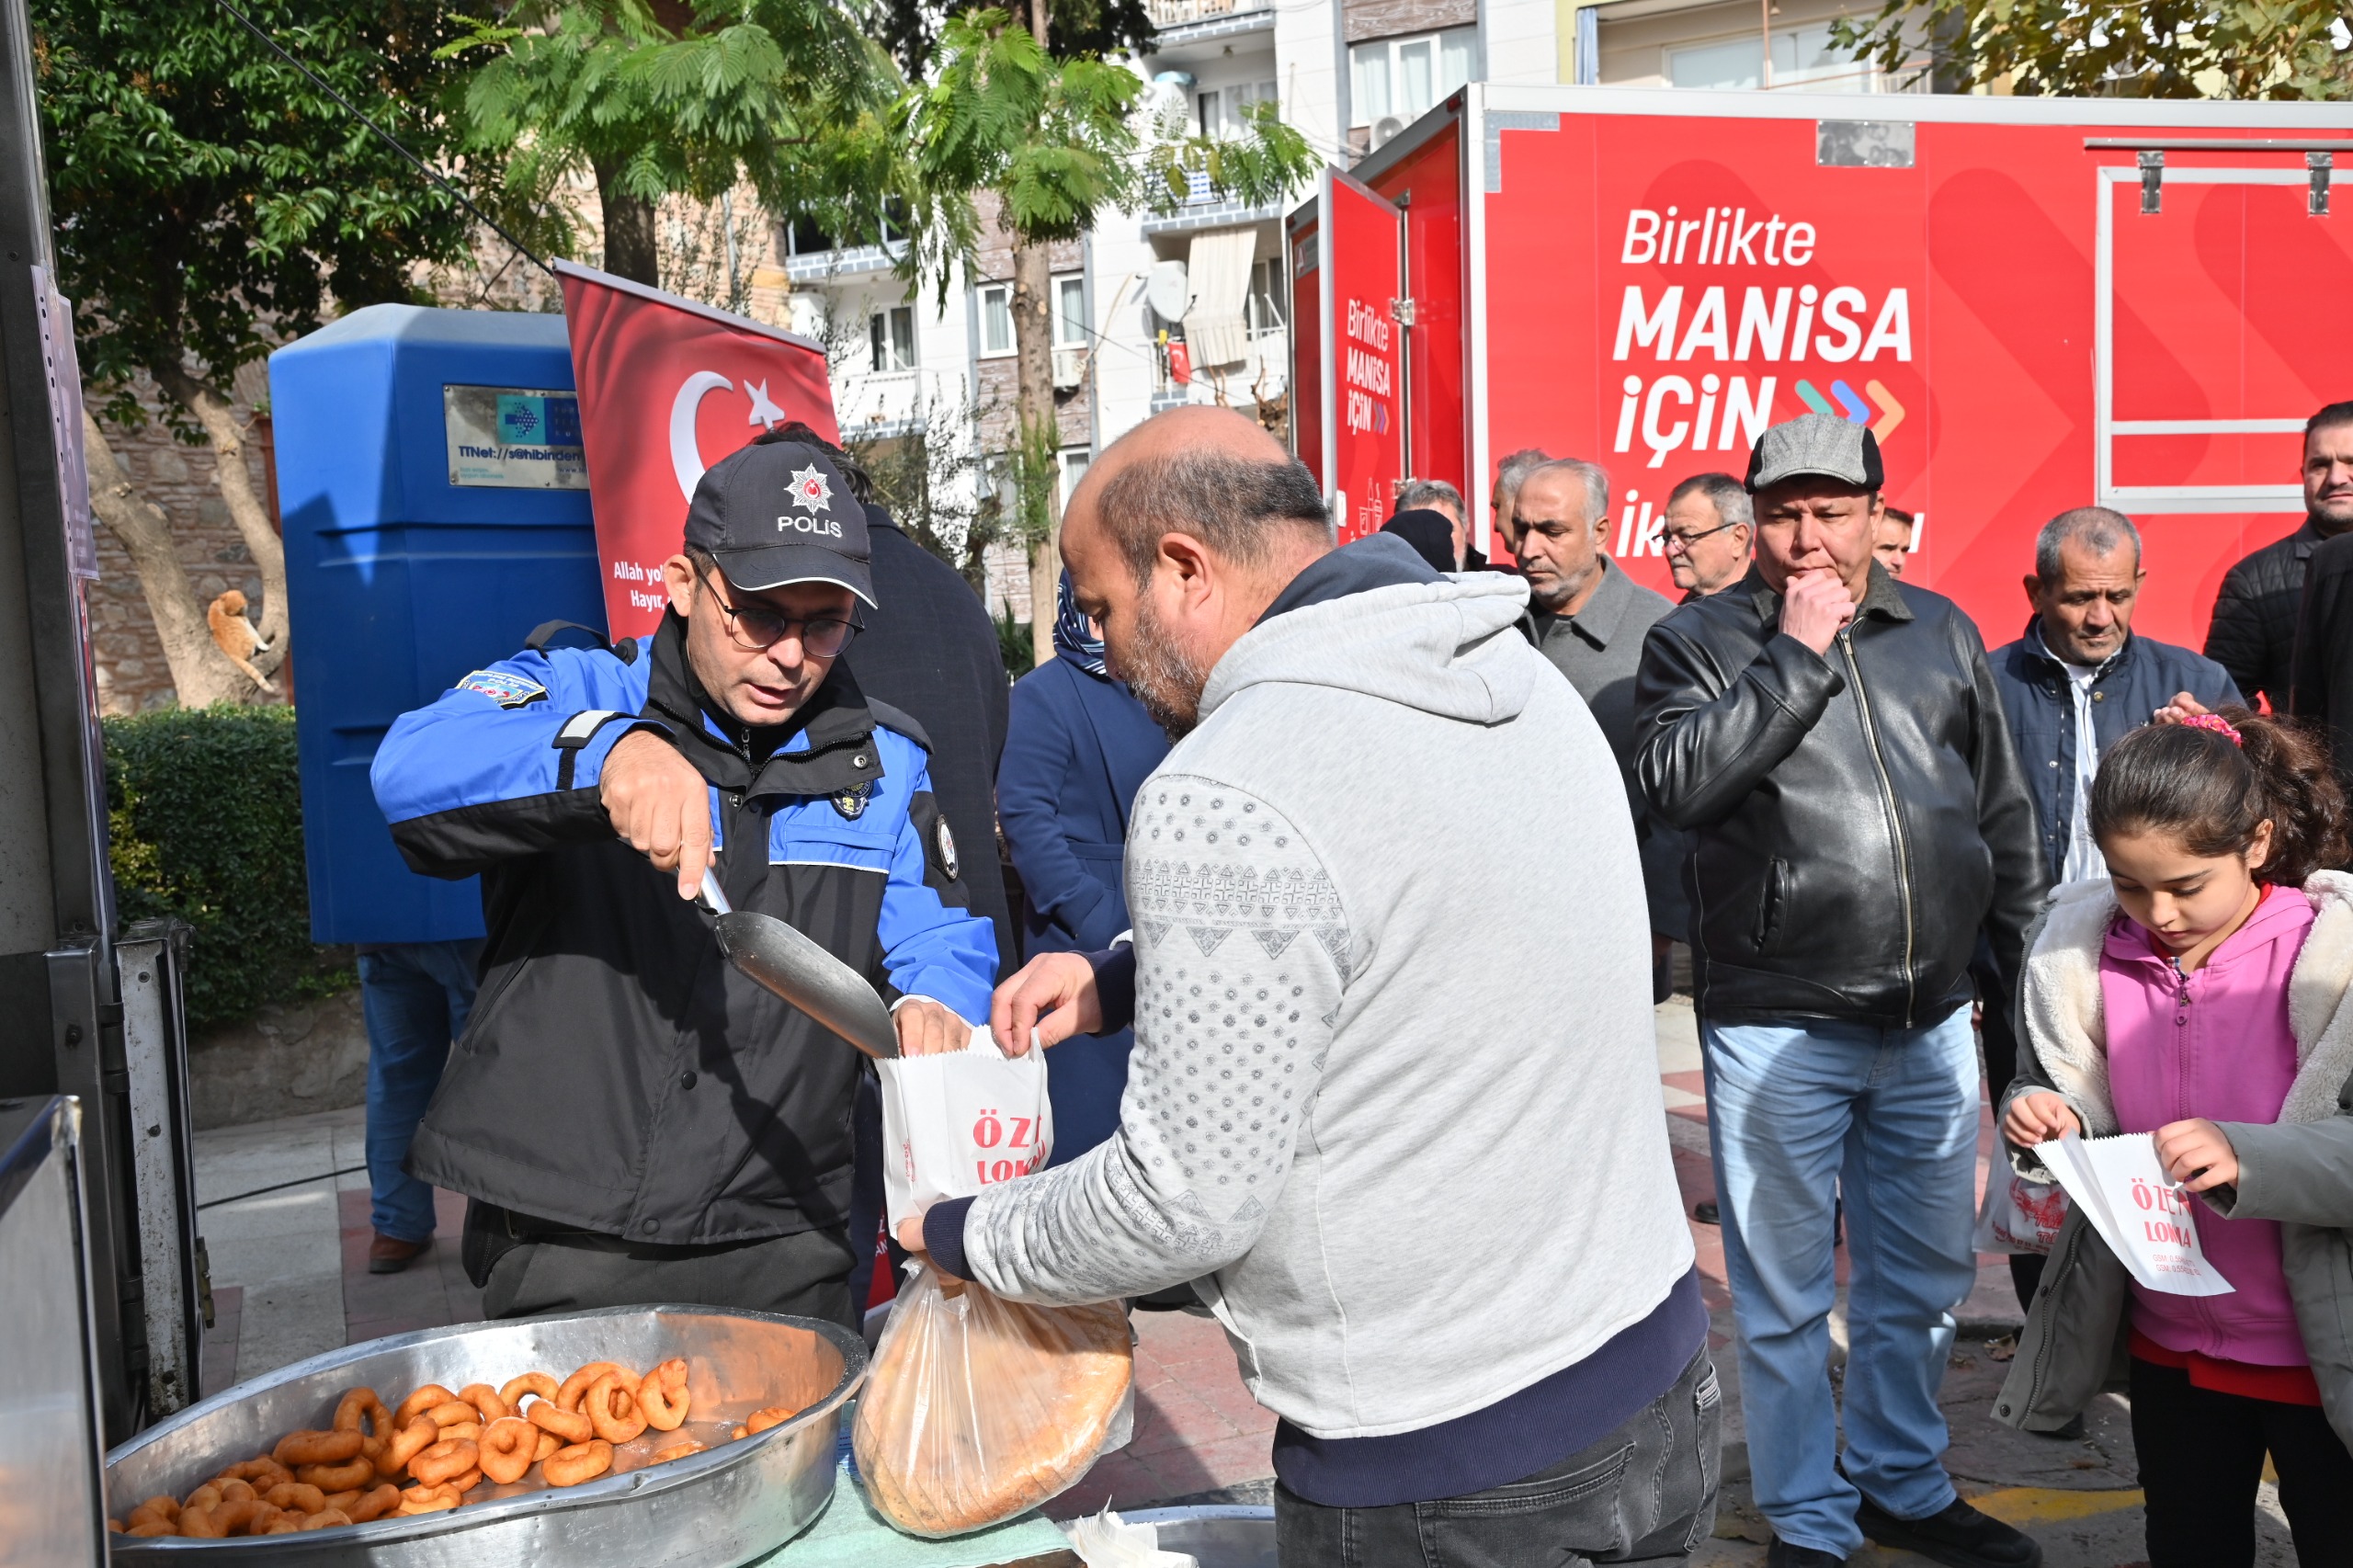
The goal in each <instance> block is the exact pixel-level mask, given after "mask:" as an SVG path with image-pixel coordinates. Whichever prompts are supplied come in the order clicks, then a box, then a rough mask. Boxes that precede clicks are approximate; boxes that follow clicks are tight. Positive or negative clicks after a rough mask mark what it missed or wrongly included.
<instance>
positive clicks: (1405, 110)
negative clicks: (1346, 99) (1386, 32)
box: [1348, 28, 1479, 125]
mask: <svg viewBox="0 0 2353 1568" xmlns="http://www.w3.org/2000/svg"><path fill="white" fill-rule="evenodd" d="M1478 74H1479V29H1478V28H1447V29H1446V30H1445V31H1444V32H1440V33H1424V34H1422V35H1421V36H1420V37H1418V38H1388V39H1381V40H1379V41H1378V42H1374V43H1359V44H1357V45H1354V46H1353V47H1351V48H1350V49H1349V51H1348V76H1349V83H1350V89H1351V90H1350V109H1351V118H1352V119H1354V120H1355V122H1356V123H1357V124H1358V125H1371V124H1374V123H1376V122H1378V121H1380V120H1381V119H1386V118H1387V117H1389V116H1391V115H1394V116H1396V117H1397V118H1398V119H1402V120H1406V121H1409V122H1410V121H1412V120H1415V119H1420V118H1421V117H1422V116H1423V115H1424V114H1427V112H1429V108H1430V106H1431V105H1433V104H1435V103H1437V102H1438V100H1439V99H1441V98H1443V97H1446V96H1447V94H1449V93H1450V92H1452V91H1454V89H1455V88H1457V87H1459V86H1461V85H1463V84H1464V83H1465V82H1468V81H1471V80H1472V78H1474V77H1476V76H1477V75H1478Z"/></svg>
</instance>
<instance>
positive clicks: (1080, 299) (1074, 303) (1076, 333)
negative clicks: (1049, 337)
mask: <svg viewBox="0 0 2353 1568" xmlns="http://www.w3.org/2000/svg"><path fill="white" fill-rule="evenodd" d="M1087 336H1088V334H1087V330H1086V278H1055V279H1054V347H1057V348H1084V347H1086V340H1087Z"/></svg>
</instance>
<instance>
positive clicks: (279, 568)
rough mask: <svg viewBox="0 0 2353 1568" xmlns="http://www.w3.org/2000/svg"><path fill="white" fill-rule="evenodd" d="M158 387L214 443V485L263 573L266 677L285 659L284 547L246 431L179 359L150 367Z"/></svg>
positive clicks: (261, 663)
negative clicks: (251, 465) (250, 460)
mask: <svg viewBox="0 0 2353 1568" xmlns="http://www.w3.org/2000/svg"><path fill="white" fill-rule="evenodd" d="M148 373H149V374H150V375H152V376H153V377H154V378H155V384H156V385H157V386H159V387H161V388H163V389H164V391H165V393H166V394H168V395H169V396H170V397H171V398H172V399H173V401H175V402H176V403H178V404H179V405H180V406H181V407H182V408H185V409H187V410H188V413H189V414H190V415H192V416H194V418H195V420H196V422H197V424H198V425H199V426H201V427H202V428H203V430H204V435H205V438H206V439H207V440H209V441H210V442H211V444H212V457H213V463H212V482H213V483H215V484H217V485H219V486H220V487H221V499H222V501H224V502H226V503H227V504H228V507H229V520H230V521H232V522H233V523H235V524H236V525H237V532H238V534H239V535H240V536H241V537H242V538H243V539H244V541H245V551H246V553H247V554H249V555H251V556H252V557H253V558H254V564H255V565H256V566H258V567H259V568H261V593H262V605H261V619H260V621H259V623H258V625H257V627H256V630H257V631H260V633H261V640H262V641H263V642H267V643H268V644H269V646H268V648H267V650H265V651H264V652H261V653H256V654H255V655H254V665H255V667H256V668H257V669H259V670H260V671H261V672H262V674H264V675H268V674H270V673H272V672H273V671H275V670H276V669H277V668H278V665H281V664H283V663H284V662H285V660H286V652H287V650H286V632H287V621H286V545H285V542H284V541H283V540H280V539H279V538H278V530H277V529H276V528H273V527H271V526H270V521H269V505H268V503H267V501H266V500H264V499H263V497H262V494H261V492H260V490H259V489H258V488H257V487H256V485H255V483H254V476H253V472H252V471H251V470H249V469H247V468H246V467H245V426H244V423H243V422H241V421H240V420H239V419H238V418H237V411H236V408H235V407H234V405H233V404H232V403H230V402H229V400H228V399H227V398H225V397H223V396H222V395H221V393H220V392H216V391H214V390H213V388H212V387H211V386H210V384H209V383H207V382H205V381H199V380H198V379H197V378H196V377H194V376H192V375H190V374H189V373H188V370H187V369H186V368H185V367H184V366H182V365H181V364H179V363H178V362H177V361H176V360H175V361H173V362H171V363H168V364H162V365H152V366H150V367H148Z"/></svg>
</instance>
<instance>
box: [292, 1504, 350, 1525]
mask: <svg viewBox="0 0 2353 1568" xmlns="http://www.w3.org/2000/svg"><path fill="white" fill-rule="evenodd" d="M357 1523H358V1520H357V1519H354V1518H353V1517H351V1516H350V1515H349V1514H347V1513H345V1512H344V1511H343V1510H342V1509H340V1508H322V1509H320V1510H319V1511H318V1512H317V1513H315V1514H305V1515H304V1516H302V1522H301V1524H300V1525H297V1526H296V1527H295V1528H297V1529H302V1530H331V1529H338V1528H342V1527H343V1526H345V1525H350V1524H357Z"/></svg>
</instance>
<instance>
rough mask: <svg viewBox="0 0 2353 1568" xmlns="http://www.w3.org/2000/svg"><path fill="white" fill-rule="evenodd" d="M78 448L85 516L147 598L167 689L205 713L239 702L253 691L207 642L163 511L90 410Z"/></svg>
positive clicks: (218, 648)
mask: <svg viewBox="0 0 2353 1568" xmlns="http://www.w3.org/2000/svg"><path fill="white" fill-rule="evenodd" d="M82 444H83V446H84V448H85V450H86V452H87V455H88V459H89V465H90V510H92V511H93V512H96V513H97V515H98V520H99V521H100V522H103V523H104V524H106V526H107V527H108V528H109V529H111V530H112V531H113V533H114V537H115V538H117V539H119V540H121V541H122V547H123V548H124V549H125V550H127V551H130V552H131V567H132V569H133V570H135V571H136V572H137V573H138V574H139V589H140V592H142V593H143V594H144V595H146V596H147V613H148V614H149V615H151V616H153V618H154V621H155V640H156V641H157V642H161V643H162V644H163V647H164V663H165V665H166V666H168V667H169V668H170V670H171V672H172V687H173V691H174V694H175V696H176V698H177V699H178V701H179V705H180V706H181V707H183V708H209V707H210V706H211V705H212V704H213V703H216V702H242V701H244V700H245V699H247V698H250V697H252V696H253V695H254V694H255V692H256V690H266V689H267V687H256V685H255V683H254V682H253V681H252V680H250V679H249V678H247V677H246V676H245V674H244V671H242V670H240V669H238V668H237V666H236V665H233V664H231V663H230V662H229V656H228V655H227V654H226V653H222V651H221V646H220V644H219V643H217V642H213V641H212V630H211V628H210V627H209V626H208V625H206V624H205V619H204V608H203V607H202V606H200V605H199V604H198V603H197V602H196V590H195V588H193V587H192V586H190V585H189V584H188V568H186V567H185V566H182V565H181V564H180V558H179V552H178V551H176V550H174V549H173V548H172V526H171V522H170V520H169V519H167V518H166V517H165V516H164V510H163V508H162V507H160V506H156V505H155V504H154V503H153V501H150V500H148V499H146V498H145V497H144V496H142V495H141V494H139V492H138V491H137V490H136V489H135V488H134V487H133V486H132V485H131V476H130V475H129V474H128V473H126V472H123V467H122V464H121V463H120V461H119V460H117V459H116V457H115V455H114V449H113V448H112V447H110V446H108V444H107V437H106V432H105V431H103V430H101V429H100V428H99V427H98V422H97V419H95V418H93V417H92V416H91V415H90V414H89V413H88V411H86V410H85V411H84V413H83V415H82Z"/></svg>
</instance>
